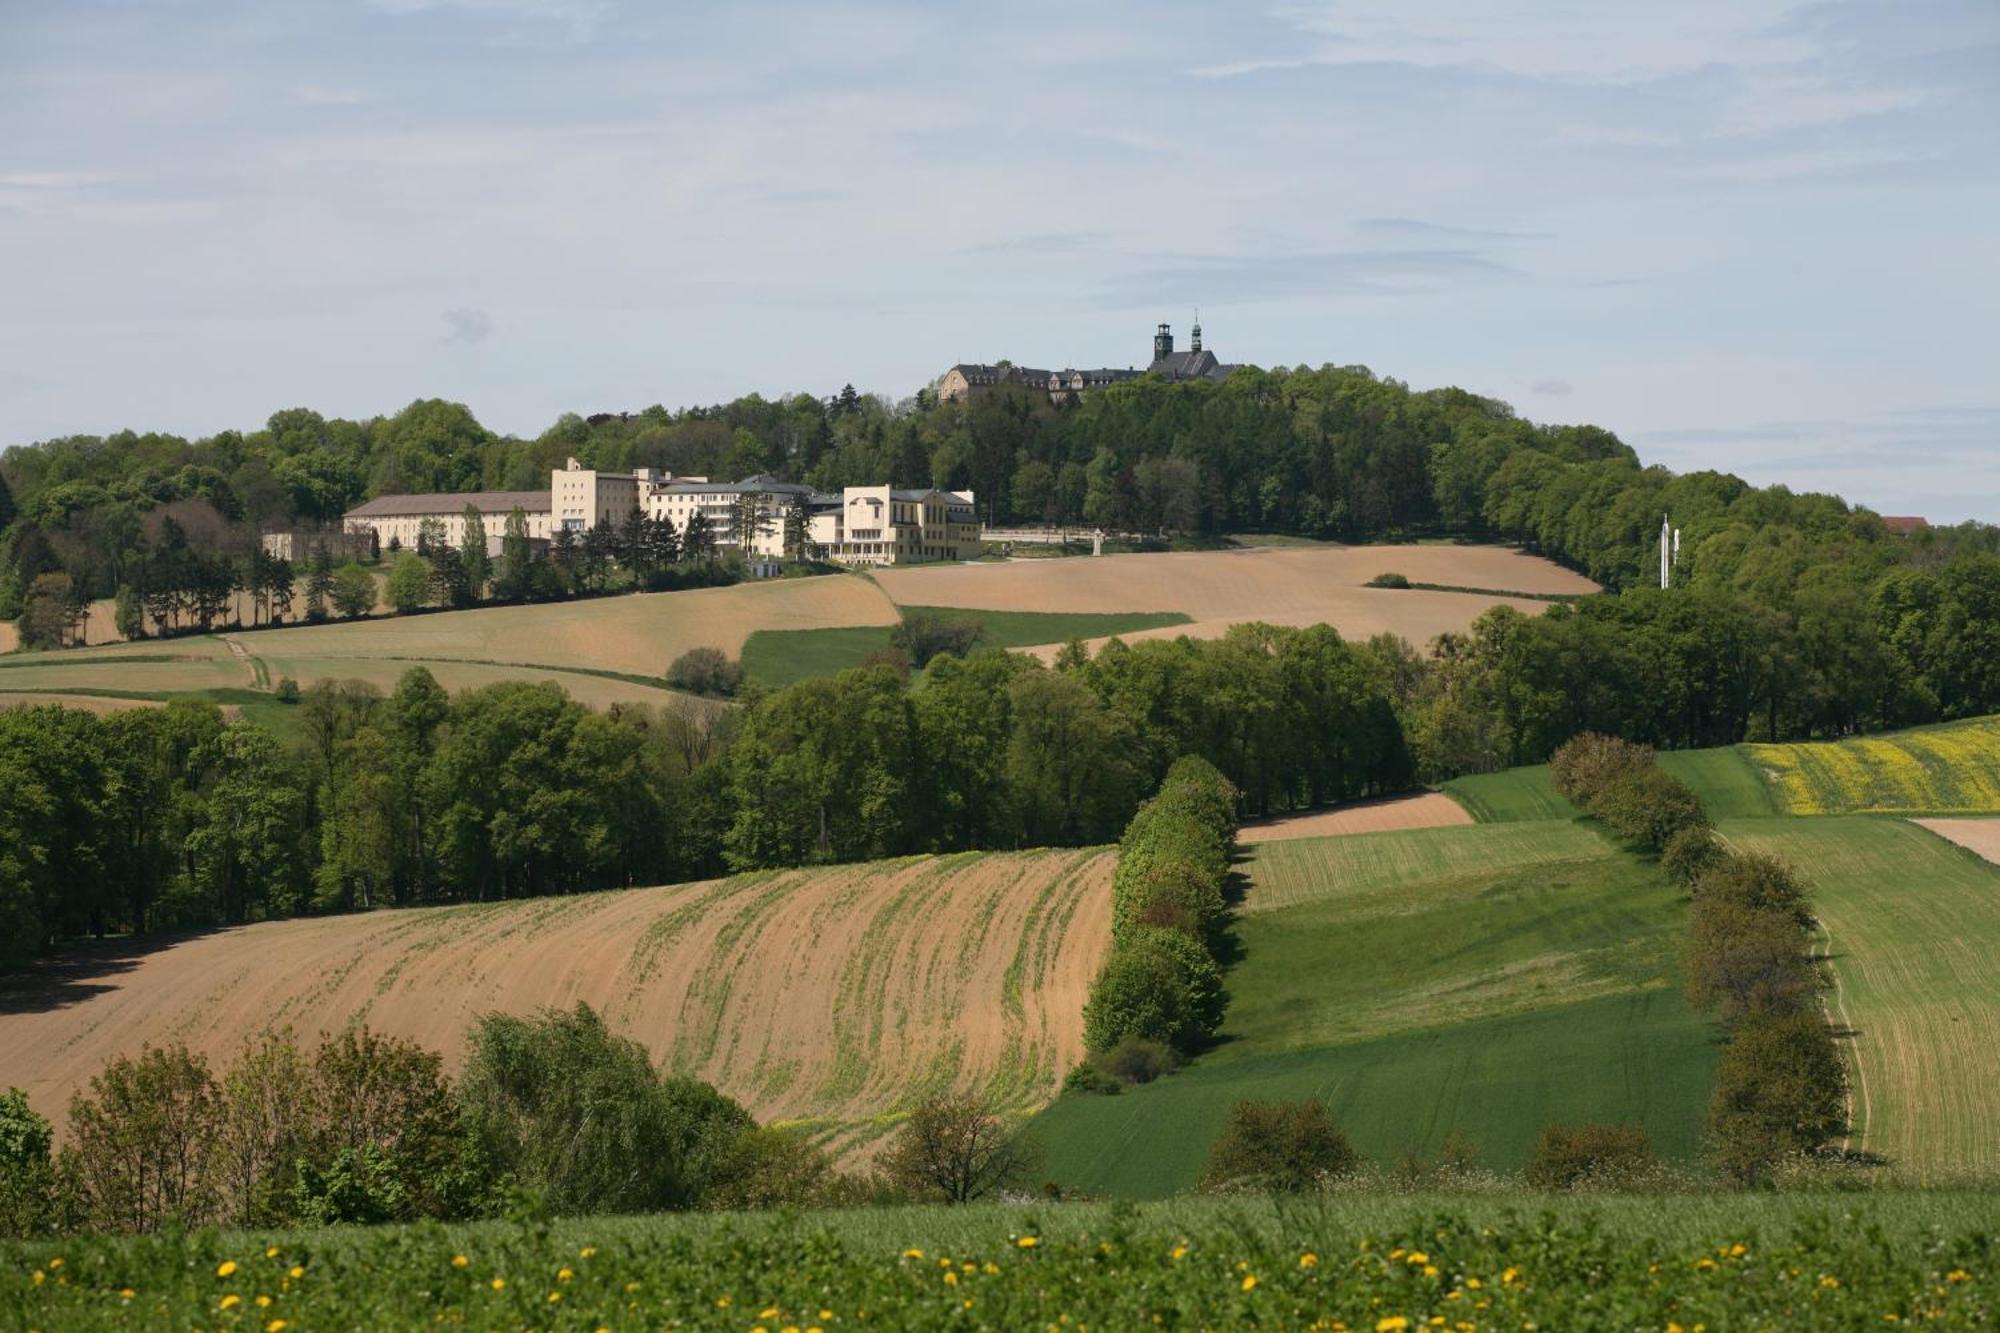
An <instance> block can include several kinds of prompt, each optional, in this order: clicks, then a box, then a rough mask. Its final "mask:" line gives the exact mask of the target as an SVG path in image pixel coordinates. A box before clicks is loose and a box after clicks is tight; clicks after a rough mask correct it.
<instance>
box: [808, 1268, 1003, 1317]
mask: <svg viewBox="0 0 2000 1333" xmlns="http://www.w3.org/2000/svg"><path fill="white" fill-rule="evenodd" d="M979 1271H980V1272H982V1273H984V1274H986V1276H988V1277H993V1276H996V1275H997V1274H998V1273H999V1272H1000V1265H999V1264H996V1263H994V1262H993V1261H992V1260H991V1259H988V1260H987V1261H986V1263H985V1265H984V1266H983V1267H982V1268H981V1269H980V1270H979ZM832 1317H833V1316H832V1315H821V1316H820V1318H822V1319H831V1318H832Z"/></svg>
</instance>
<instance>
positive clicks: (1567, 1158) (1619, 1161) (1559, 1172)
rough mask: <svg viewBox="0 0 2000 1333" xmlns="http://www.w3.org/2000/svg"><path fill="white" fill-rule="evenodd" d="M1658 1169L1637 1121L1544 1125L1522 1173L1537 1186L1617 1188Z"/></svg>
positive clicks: (1643, 1177)
mask: <svg viewBox="0 0 2000 1333" xmlns="http://www.w3.org/2000/svg"><path fill="white" fill-rule="evenodd" d="M1659 1169H1660V1161H1659V1159H1658V1158H1657V1157H1655V1156H1654V1155H1653V1145H1652V1142H1651V1140H1649V1139H1648V1138H1647V1137H1646V1130H1645V1128H1644V1127H1643V1126H1641V1125H1544V1126H1543V1127H1542V1133H1541V1136H1540V1137H1539V1138H1537V1139H1536V1140H1535V1149H1534V1152H1533V1153H1531V1154H1530V1155H1529V1157H1528V1164H1527V1166H1526V1167H1525V1168H1524V1170H1523V1173H1522V1174H1523V1175H1525V1176H1526V1177H1527V1181H1528V1183H1529V1184H1530V1185H1533V1186H1534V1187H1535V1188H1536V1189H1544V1190H1570V1189H1581V1188H1588V1187H1593V1186H1595V1187H1601V1188H1609V1189H1616V1188H1630V1187H1632V1186H1634V1185H1638V1184H1642V1183H1643V1182H1644V1181H1645V1180H1646V1179H1647V1178H1648V1177H1649V1176H1652V1175H1655V1174H1656V1173H1657V1172H1658V1171H1659Z"/></svg>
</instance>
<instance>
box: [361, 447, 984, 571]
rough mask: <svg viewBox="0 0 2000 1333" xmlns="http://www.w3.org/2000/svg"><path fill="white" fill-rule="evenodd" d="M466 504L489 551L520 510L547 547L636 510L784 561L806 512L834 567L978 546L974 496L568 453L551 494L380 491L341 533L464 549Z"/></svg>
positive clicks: (813, 538) (938, 555) (958, 554)
mask: <svg viewBox="0 0 2000 1333" xmlns="http://www.w3.org/2000/svg"><path fill="white" fill-rule="evenodd" d="M468 505H470V506H471V507H472V508H473V509H474V510H475V511H477V512H478V514H479V516H480V523H481V525H482V526H483V527H484V528H485V530H486V538H487V541H488V543H489V544H493V543H495V542H496V541H497V539H498V538H499V536H500V535H501V534H502V532H503V531H504V530H505V528H506V524H507V520H508V517H509V516H510V515H511V514H512V513H513V512H514V511H515V510H517V509H518V510H520V511H521V512H522V514H523V515H524V517H525V519H526V522H527V528H528V536H530V537H532V538H538V539H542V540H549V539H553V538H554V536H555V534H556V533H557V532H559V531H563V530H567V531H570V532H573V533H581V532H587V531H589V530H590V529H592V528H596V527H602V526H606V525H616V524H620V523H623V522H624V521H625V520H626V518H627V516H628V515H630V514H631V513H632V511H633V510H635V509H637V510H639V511H640V512H642V513H644V514H645V515H647V516H648V517H649V518H656V519H661V518H663V519H666V520H667V521H668V522H670V523H672V524H673V525H674V530H675V531H676V532H677V533H679V534H680V535H681V536H683V537H685V536H686V535H687V530H688V526H689V524H690V523H691V522H692V521H693V519H694V517H695V515H697V514H699V515H700V516H701V519H702V522H703V523H704V524H705V525H706V527H707V528H708V532H709V536H710V538H711V539H712V540H713V541H714V543H715V546H716V549H718V550H723V551H728V550H738V549H741V550H742V551H743V553H744V554H745V555H746V556H751V557H759V558H765V559H772V560H780V559H784V558H785V557H786V555H787V554H789V553H788V552H787V550H786V541H785V535H786V528H787V526H788V520H789V519H790V516H791V514H792V511H793V510H794V509H797V508H800V507H803V509H804V510H805V516H806V533H807V540H808V542H809V543H810V544H811V546H812V551H811V554H812V555H814V556H815V557H816V558H818V559H822V560H831V561H834V562H836V563H839V564H848V565H894V564H912V563H917V562H921V561H926V560H968V559H971V558H973V557H975V556H977V555H978V554H979V553H980V551H981V550H982V549H983V547H982V545H981V542H980V527H979V519H978V510H977V507H976V505H975V503H974V496H973V493H972V492H971V491H944V490H937V489H935V488H931V489H923V490H898V489H896V488H893V487H890V486H849V487H847V488H846V489H845V490H843V491H842V492H841V493H840V494H838V495H827V494H820V493H817V492H815V491H813V490H812V489H811V488H810V487H807V486H801V485H798V484H796V483H794V482H787V481H779V480H778V479H777V478H775V477H769V476H757V477H749V478H746V479H745V480H743V481H738V482H712V481H709V480H708V479H707V478H705V477H675V476H674V475H673V474H672V473H668V472H661V471H657V470H655V469H651V468H637V469H634V470H633V471H631V472H597V471H594V470H592V469H590V468H586V467H583V466H582V465H581V464H579V463H578V462H577V461H576V460H575V459H574V458H572V459H570V460H569V463H568V465H567V466H565V467H562V468H558V469H556V470H555V471H554V472H552V473H551V474H550V476H549V489H548V490H546V491H472V492H447V493H441V494H432V495H384V496H380V497H378V498H377V499H373V500H370V501H368V502H367V503H366V504H363V505H359V506H357V507H356V508H354V509H351V510H349V511H348V512H347V514H346V516H345V519H344V521H343V524H342V526H343V527H344V528H345V530H346V531H348V532H351V533H363V532H372V533H374V534H375V537H376V539H377V540H378V541H379V542H380V543H381V544H382V546H383V548H384V549H387V548H388V547H389V546H390V544H391V543H392V542H394V543H395V544H396V545H398V546H403V547H413V546H415V545H416V544H417V535H418V532H419V531H420V529H421V528H422V527H423V525H424V524H425V523H426V522H435V523H437V524H440V525H442V528H443V532H444V540H445V541H447V542H449V543H450V544H451V545H453V546H459V545H463V544H464V541H465V510H466V507H467V506H468ZM746 508H747V509H748V510H749V511H750V513H752V514H753V515H754V522H753V523H752V524H751V527H752V528H753V531H752V532H751V534H750V537H749V540H748V541H747V542H745V541H743V540H742V539H741V535H740V533H739V528H740V527H741V526H742V524H741V523H740V522H739V516H741V515H742V514H743V513H744V512H745V510H746Z"/></svg>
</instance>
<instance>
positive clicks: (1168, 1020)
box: [1083, 926, 1223, 1051]
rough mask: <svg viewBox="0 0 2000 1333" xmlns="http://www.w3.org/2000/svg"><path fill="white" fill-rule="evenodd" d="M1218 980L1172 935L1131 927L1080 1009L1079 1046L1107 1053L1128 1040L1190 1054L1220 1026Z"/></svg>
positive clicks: (1189, 942) (1198, 952) (1200, 955)
mask: <svg viewBox="0 0 2000 1333" xmlns="http://www.w3.org/2000/svg"><path fill="white" fill-rule="evenodd" d="M1222 1004H1223V994H1222V974H1221V972H1220V971H1219V970H1218V969H1217V968H1216V966H1215V960H1214V959H1213V958H1211V957H1209V955H1208V951H1207V950H1206V949H1204V948H1203V947H1202V946H1201V945H1200V944H1199V943H1197V942H1196V941H1194V940H1193V939H1190V938H1189V937H1188V936H1187V935H1185V934H1183V933H1182V932H1180V931H1178V930H1162V929H1159V928H1157V927H1144V926H1142V927H1136V928H1134V929H1133V930H1132V932H1131V936H1130V938H1129V939H1128V940H1127V941H1126V942H1124V943H1122V944H1120V945H1118V946H1117V947H1115V948H1114V949H1113V950H1112V953H1111V957H1110V958H1108V959H1106V960H1105V964H1104V970H1103V971H1102V972H1100V973H1098V976H1097V982H1096V984H1095V985H1093V986H1092V987H1091V992H1090V1000H1089V1002H1088V1003H1086V1004H1085V1005H1084V1007H1083V1035H1084V1044H1085V1045H1086V1046H1088V1047H1089V1048H1090V1049H1091V1050H1093V1051H1107V1050H1110V1049H1111V1048H1112V1047H1113V1046H1116V1045H1117V1044H1118V1043H1119V1042H1121V1041H1124V1040H1125V1039H1126V1038H1128V1037H1142V1038H1145V1039H1146V1040H1148V1041H1158V1042H1165V1043H1167V1044H1168V1045H1171V1046H1173V1047H1174V1048H1175V1049H1176V1050H1180V1051H1190V1050H1193V1049H1195V1048H1196V1047H1198V1046H1200V1045H1201V1044H1202V1043H1203V1042H1205V1041H1207V1040H1208V1038H1209V1037H1210V1036H1211V1035H1213V1034H1214V1032H1215V1029H1216V1028H1217V1026H1219V1025H1220V1024H1221V1022H1222Z"/></svg>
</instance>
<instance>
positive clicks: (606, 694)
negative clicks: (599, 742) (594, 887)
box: [0, 635, 724, 709]
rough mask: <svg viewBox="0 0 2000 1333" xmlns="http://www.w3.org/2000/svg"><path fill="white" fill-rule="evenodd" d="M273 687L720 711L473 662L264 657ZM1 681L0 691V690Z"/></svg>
mask: <svg viewBox="0 0 2000 1333" xmlns="http://www.w3.org/2000/svg"><path fill="white" fill-rule="evenodd" d="M243 642H245V643H246V644H248V645H249V646H251V647H255V646H256V642H257V638H256V636H254V635H252V636H248V637H247V638H245V639H244V640H243ZM259 659H260V660H261V661H262V662H263V663H264V667H265V670H266V671H267V672H268V673H269V675H270V679H271V681H272V682H273V683H276V682H277V681H279V680H282V679H284V678H285V677H286V676H290V677H291V678H292V679H293V680H296V681H297V682H298V683H299V684H300V685H310V684H312V683H313V682H314V681H319V680H363V681H367V682H368V683H369V684H370V685H373V686H375V687H376V688H377V689H379V690H381V691H382V693H384V694H388V693H390V692H391V691H393V690H394V689H395V688H396V682H397V681H399V680H401V679H402V677H403V673H404V672H405V671H408V670H409V669H410V668H411V667H415V666H421V667H423V668H425V669H426V670H428V671H429V672H430V673H431V675H433V676H435V677H436V678H437V682H438V684H440V685H442V686H444V687H445V689H447V690H450V691H451V692H452V693H454V694H455V693H457V692H458V691H460V690H476V689H478V688H480V687H481V686H484V685H494V684H498V683H499V682H501V681H506V680H533V681H548V682H550V683H551V684H555V685H560V686H562V688H563V692H564V693H566V694H568V695H569V697H570V698H572V699H574V700H576V701H577V702H578V703H581V704H584V705H586V706H588V707H590V708H599V709H602V708H609V707H610V706H611V705H612V704H616V703H625V704H651V705H653V706H655V707H659V706H662V705H666V704H671V703H676V702H677V701H681V700H688V699H692V700H695V701H696V702H697V703H698V704H700V705H701V706H703V707H707V708H721V707H723V706H724V705H723V704H722V703H721V702H720V701H719V700H713V699H702V698H700V697H699V696H697V695H691V694H683V693H681V692H680V691H678V690H666V689H655V688H653V687H651V686H649V685H641V684H639V683H638V682H637V681H627V680H615V679H612V678H610V677H607V676H591V675H585V674H583V673H581V672H576V671H563V670H560V669H554V668H537V667H532V666H518V667H517V666H487V665H484V664H482V663H477V662H448V661H425V662H413V661H404V660H400V659H394V658H372V657H263V656H262V655H261V654H260V655H259ZM4 684H5V682H4V681H0V685H4Z"/></svg>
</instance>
